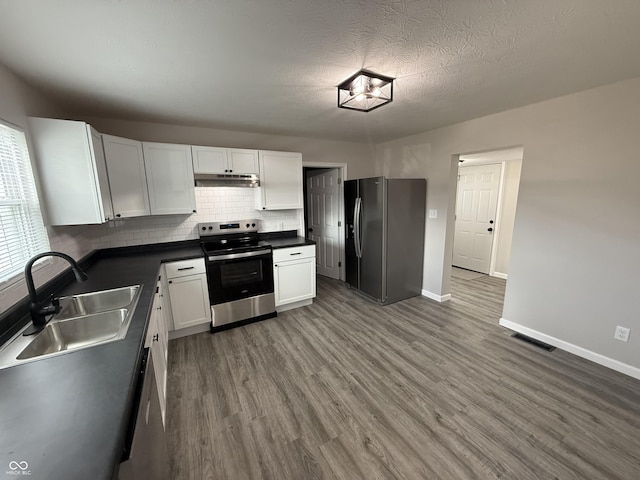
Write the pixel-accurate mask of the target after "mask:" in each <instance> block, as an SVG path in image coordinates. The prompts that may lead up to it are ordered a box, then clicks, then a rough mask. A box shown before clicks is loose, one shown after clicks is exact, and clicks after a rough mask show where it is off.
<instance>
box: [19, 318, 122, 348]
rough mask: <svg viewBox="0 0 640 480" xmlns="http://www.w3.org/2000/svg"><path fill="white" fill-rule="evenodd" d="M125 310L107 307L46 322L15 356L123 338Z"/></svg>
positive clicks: (87, 345) (81, 346) (85, 345)
mask: <svg viewBox="0 0 640 480" xmlns="http://www.w3.org/2000/svg"><path fill="white" fill-rule="evenodd" d="M126 318H127V310H126V309H124V308H121V309H120V310H111V311H110V312H102V313H96V314H94V315H87V316H84V317H78V318H71V319H69V320H64V321H57V322H52V323H48V324H47V326H46V327H44V330H42V331H41V332H40V333H38V334H37V335H36V337H35V338H34V339H33V341H32V342H31V343H30V344H29V345H27V347H26V348H25V349H24V350H22V352H21V353H20V355H18V356H17V357H16V358H17V359H18V360H24V359H27V358H33V357H39V356H42V355H48V354H51V353H57V352H64V351H65V350H76V349H78V348H83V347H89V346H92V345H98V344H100V343H107V342H110V341H113V340H117V339H119V338H124V336H125V335H126V333H127V332H126V330H125V331H123V328H122V327H123V325H124V321H125V320H126Z"/></svg>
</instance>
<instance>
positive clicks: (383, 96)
mask: <svg viewBox="0 0 640 480" xmlns="http://www.w3.org/2000/svg"><path fill="white" fill-rule="evenodd" d="M393 80H394V79H393V78H391V77H385V76H383V75H378V74H377V73H373V72H369V71H367V70H360V71H359V72H358V73H356V74H355V75H353V76H352V77H349V78H348V79H346V80H345V81H344V82H342V83H341V84H340V85H338V108H348V109H351V110H359V111H361V112H370V111H371V110H374V109H376V108H378V107H381V106H383V105H386V104H387V103H390V102H391V101H393Z"/></svg>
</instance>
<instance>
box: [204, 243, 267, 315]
mask: <svg viewBox="0 0 640 480" xmlns="http://www.w3.org/2000/svg"><path fill="white" fill-rule="evenodd" d="M207 283H208V285H209V299H210V301H211V305H218V304H220V303H226V302H232V301H234V300H240V299H243V298H249V297H254V296H256V295H263V294H265V293H273V254H272V252H271V250H270V249H262V250H258V251H253V252H243V253H230V254H225V255H218V256H213V255H209V256H208V257H207Z"/></svg>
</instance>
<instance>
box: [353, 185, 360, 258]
mask: <svg viewBox="0 0 640 480" xmlns="http://www.w3.org/2000/svg"><path fill="white" fill-rule="evenodd" d="M361 208H362V199H361V198H360V197H357V198H356V205H355V207H354V210H353V226H354V235H353V243H354V246H355V247H356V256H357V257H358V258H362V249H361V248H360V247H361V245H360V210H361Z"/></svg>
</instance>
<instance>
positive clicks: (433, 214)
mask: <svg viewBox="0 0 640 480" xmlns="http://www.w3.org/2000/svg"><path fill="white" fill-rule="evenodd" d="M429 218H438V210H436V209H435V208H434V209H431V210H429Z"/></svg>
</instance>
